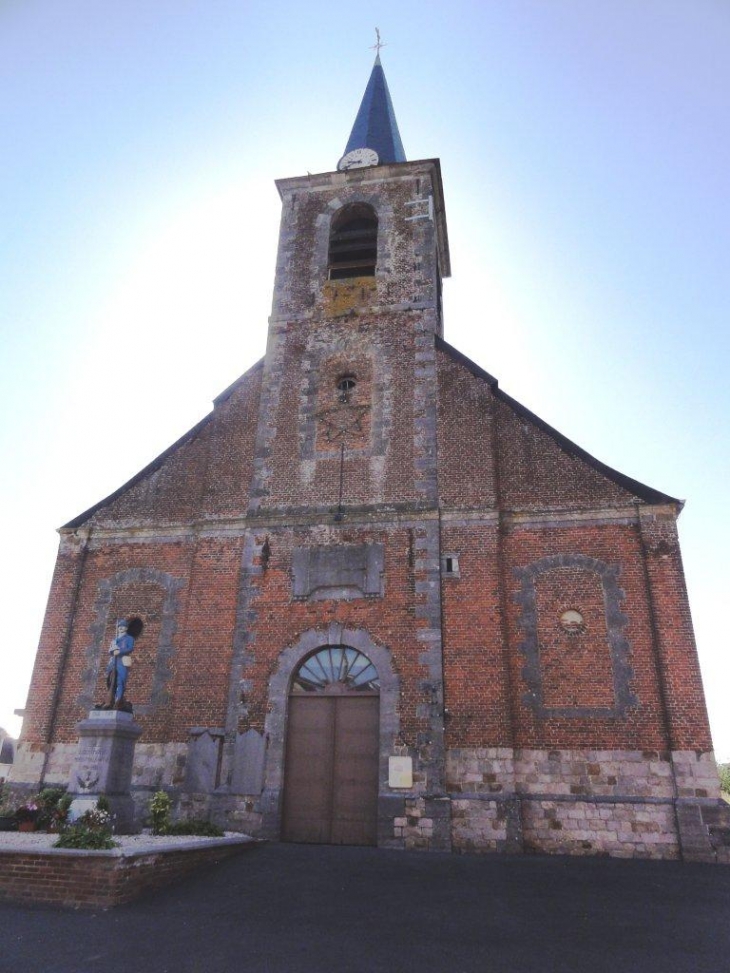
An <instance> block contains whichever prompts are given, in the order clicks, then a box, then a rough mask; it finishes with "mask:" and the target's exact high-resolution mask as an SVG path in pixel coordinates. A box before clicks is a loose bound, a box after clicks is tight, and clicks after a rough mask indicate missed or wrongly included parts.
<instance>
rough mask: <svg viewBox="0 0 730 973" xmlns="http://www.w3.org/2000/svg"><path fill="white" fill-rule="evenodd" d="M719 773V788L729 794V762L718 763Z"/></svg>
mask: <svg viewBox="0 0 730 973" xmlns="http://www.w3.org/2000/svg"><path fill="white" fill-rule="evenodd" d="M717 770H718V772H719V774H720V790H721V791H724V792H725V793H726V794H730V764H718V767H717Z"/></svg>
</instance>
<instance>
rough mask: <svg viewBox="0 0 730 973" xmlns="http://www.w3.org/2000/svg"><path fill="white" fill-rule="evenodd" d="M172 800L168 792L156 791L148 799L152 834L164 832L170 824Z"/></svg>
mask: <svg viewBox="0 0 730 973" xmlns="http://www.w3.org/2000/svg"><path fill="white" fill-rule="evenodd" d="M171 808H172V801H171V800H170V796H169V794H166V793H165V792H164V791H157V793H156V794H154V795H153V796H152V800H151V801H150V817H151V818H152V834H165V832H166V830H167V828H168V827H169V826H170V809H171Z"/></svg>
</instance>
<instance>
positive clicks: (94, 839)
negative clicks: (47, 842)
mask: <svg viewBox="0 0 730 973" xmlns="http://www.w3.org/2000/svg"><path fill="white" fill-rule="evenodd" d="M53 847H54V848H85V849H87V850H91V851H106V850H108V849H110V848H116V847H117V843H116V841H113V840H112V836H111V832H110V831H101V830H99V829H96V828H87V827H85V826H84V825H82V824H78V823H76V824H70V825H68V827H66V828H64V829H63V831H62V832H61V834H60V835H59V836H58V841H57V842H56V843H55V844H54V846H53Z"/></svg>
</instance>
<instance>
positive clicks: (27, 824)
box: [15, 801, 38, 831]
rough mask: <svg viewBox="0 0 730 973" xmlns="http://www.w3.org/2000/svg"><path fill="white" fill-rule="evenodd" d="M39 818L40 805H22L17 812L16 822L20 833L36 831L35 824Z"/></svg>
mask: <svg viewBox="0 0 730 973" xmlns="http://www.w3.org/2000/svg"><path fill="white" fill-rule="evenodd" d="M37 817H38V805H37V804H36V803H35V801H27V802H26V803H25V804H21V805H20V807H19V808H18V810H17V811H16V812H15V820H16V821H17V822H18V831H35V823H36V819H37Z"/></svg>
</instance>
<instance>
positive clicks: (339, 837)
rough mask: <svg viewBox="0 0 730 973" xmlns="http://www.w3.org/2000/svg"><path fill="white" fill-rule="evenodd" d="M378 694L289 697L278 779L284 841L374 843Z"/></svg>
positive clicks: (375, 839) (376, 799) (376, 792)
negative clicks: (283, 761) (281, 786)
mask: <svg viewBox="0 0 730 973" xmlns="http://www.w3.org/2000/svg"><path fill="white" fill-rule="evenodd" d="M379 704H380V699H379V697H378V695H377V694H374V693H373V694H371V693H353V694H351V695H349V694H346V695H335V694H333V695H326V694H319V693H316V694H314V693H313V694H311V695H310V694H307V695H296V694H292V695H291V696H290V697H289V720H288V728H287V745H286V765H285V783H284V814H283V826H282V837H283V839H284V841H301V842H314V843H321V844H333V845H374V844H376V841H377V811H378V751H379Z"/></svg>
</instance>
